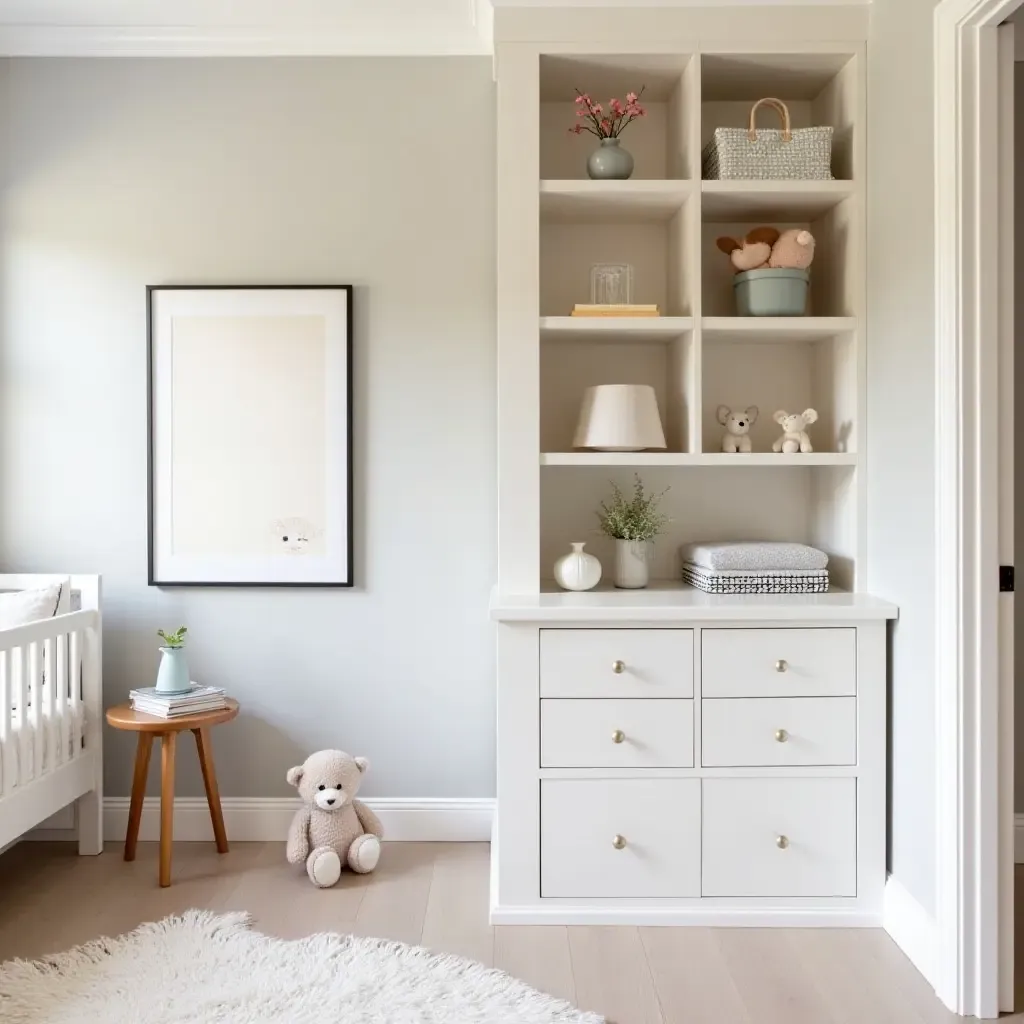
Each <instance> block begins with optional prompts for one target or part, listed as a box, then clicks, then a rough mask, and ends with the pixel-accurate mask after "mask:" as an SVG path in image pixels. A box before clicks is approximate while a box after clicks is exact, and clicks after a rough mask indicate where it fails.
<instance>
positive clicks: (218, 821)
mask: <svg viewBox="0 0 1024 1024" xmlns="http://www.w3.org/2000/svg"><path fill="white" fill-rule="evenodd" d="M192 735H193V736H195V738H196V746H197V747H198V748H199V764H200V766H201V767H202V769H203V783H204V784H205V785H206V802H207V803H208V804H209V805H210V820H211V821H212V822H213V838H214V839H215V840H216V841H217V852H218V853H227V852H228V834H227V831H226V830H225V828H224V814H223V812H222V811H221V807H220V791H219V790H218V789H217V770H216V769H215V768H214V767H213V747H212V745H211V744H210V730H209V729H193V730H192Z"/></svg>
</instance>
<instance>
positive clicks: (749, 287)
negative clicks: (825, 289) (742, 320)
mask: <svg viewBox="0 0 1024 1024" xmlns="http://www.w3.org/2000/svg"><path fill="white" fill-rule="evenodd" d="M810 280H811V275H810V273H808V271H806V270H791V269H788V268H781V269H768V270H747V271H744V272H743V273H742V274H737V275H736V276H735V277H734V278H733V282H732V286H733V288H734V289H735V292H736V313H737V315H739V316H803V315H804V313H805V312H806V310H807V286H808V284H809V283H810Z"/></svg>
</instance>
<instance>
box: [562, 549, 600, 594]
mask: <svg viewBox="0 0 1024 1024" xmlns="http://www.w3.org/2000/svg"><path fill="white" fill-rule="evenodd" d="M583 543H584V542H583V541H573V543H572V551H570V552H569V554H567V555H562V557H561V558H560V559H559V560H558V561H557V562H555V582H556V583H557V584H558V585H559V586H560V587H561V588H562V589H563V590H593V589H594V587H596V586H597V585H598V583H600V582H601V563H600V562H599V561H598V560H597V559H596V558H595V557H594V556H593V555H592V554H590V553H589V552H587V551H584V550H583Z"/></svg>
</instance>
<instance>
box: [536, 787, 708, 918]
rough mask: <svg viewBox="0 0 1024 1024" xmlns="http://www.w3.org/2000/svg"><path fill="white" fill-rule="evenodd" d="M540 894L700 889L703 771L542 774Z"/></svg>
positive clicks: (668, 893) (639, 894) (665, 893)
mask: <svg viewBox="0 0 1024 1024" xmlns="http://www.w3.org/2000/svg"><path fill="white" fill-rule="evenodd" d="M540 812H541V813H540V820H541V833H540V835H541V840H540V848H541V862H540V878H541V883H540V888H541V896H562V897H622V896H625V897H635V898H648V897H651V898H658V897H663V898H668V897H673V896H699V895H700V781H699V780H698V779H545V780H544V781H543V782H541V788H540Z"/></svg>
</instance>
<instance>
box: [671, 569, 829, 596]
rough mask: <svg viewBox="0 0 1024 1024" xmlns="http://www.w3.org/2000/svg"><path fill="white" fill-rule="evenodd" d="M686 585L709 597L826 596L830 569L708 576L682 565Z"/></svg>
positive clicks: (714, 573)
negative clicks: (755, 595) (759, 595)
mask: <svg viewBox="0 0 1024 1024" xmlns="http://www.w3.org/2000/svg"><path fill="white" fill-rule="evenodd" d="M682 575H683V582H684V583H689V584H690V586H692V587H696V588H697V589H698V590H703V591H705V593H708V594H825V593H827V592H828V570H827V569H766V570H765V571H764V572H738V571H736V570H725V571H723V572H713V571H711V572H709V571H708V570H707V569H704V568H703V567H702V566H699V565H696V564H694V563H693V562H684V563H683V572H682Z"/></svg>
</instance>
